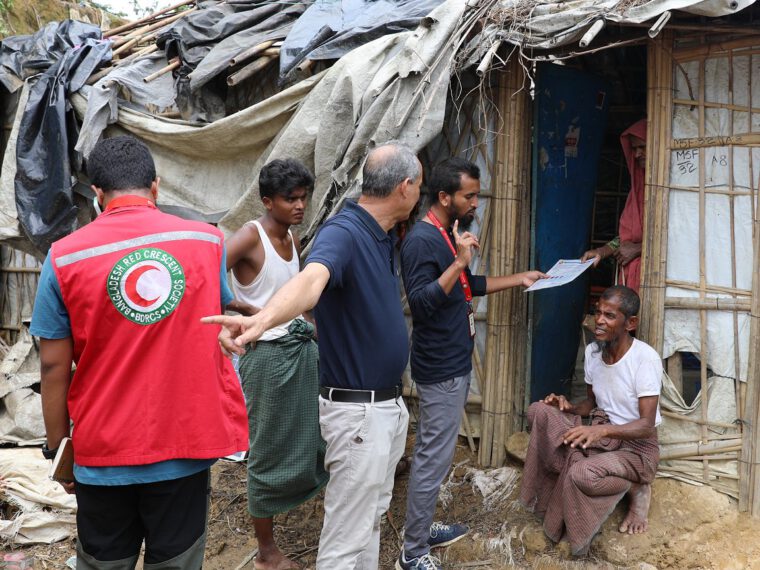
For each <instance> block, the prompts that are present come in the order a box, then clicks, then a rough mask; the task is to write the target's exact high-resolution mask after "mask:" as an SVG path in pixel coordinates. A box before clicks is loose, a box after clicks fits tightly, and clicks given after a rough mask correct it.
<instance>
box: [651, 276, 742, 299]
mask: <svg viewBox="0 0 760 570" xmlns="http://www.w3.org/2000/svg"><path fill="white" fill-rule="evenodd" d="M665 285H671V286H673V287H679V288H681V289H689V290H691V291H699V290H700V288H699V283H694V282H691V281H680V280H678V279H666V280H665ZM705 292H706V293H725V294H726V295H744V296H746V297H750V296H751V295H752V291H750V290H749V289H737V288H735V287H721V286H719V285H709V284H708V285H706V286H705Z"/></svg>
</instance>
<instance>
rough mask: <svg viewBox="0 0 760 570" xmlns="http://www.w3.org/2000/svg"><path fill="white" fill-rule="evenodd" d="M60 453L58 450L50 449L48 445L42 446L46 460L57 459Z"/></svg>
mask: <svg viewBox="0 0 760 570" xmlns="http://www.w3.org/2000/svg"><path fill="white" fill-rule="evenodd" d="M57 453H58V448H57V447H56V448H55V449H48V446H47V443H44V444H42V456H43V457H44V458H45V459H50V460H53V459H55V456H56V454H57Z"/></svg>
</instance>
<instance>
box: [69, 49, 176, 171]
mask: <svg viewBox="0 0 760 570" xmlns="http://www.w3.org/2000/svg"><path fill="white" fill-rule="evenodd" d="M166 64H167V61H166V57H165V56H164V54H163V53H157V54H152V55H150V56H148V57H144V58H141V59H138V60H136V61H134V62H133V63H131V64H127V65H122V66H120V67H117V68H116V69H114V70H113V71H112V72H111V73H109V74H108V75H107V76H106V77H103V78H102V79H101V80H100V81H98V82H97V83H96V84H95V85H93V86H92V87H84V88H83V89H82V91H83V92H85V93H86V94H87V99H88V104H87V113H85V116H84V119H83V120H82V128H81V129H80V133H79V139H78V140H77V143H76V147H75V148H76V150H77V151H78V152H81V153H82V154H83V155H84V156H85V157H87V156H89V155H90V152H91V151H92V149H93V148H94V147H95V144H96V143H97V142H98V140H99V139H100V135H101V134H102V132H103V131H104V130H105V128H106V127H107V126H108V125H110V124H112V123H115V122H116V120H117V119H118V116H119V102H120V100H121V104H122V105H123V106H125V107H130V108H133V109H135V110H138V111H140V110H144V111H147V112H150V113H155V114H158V113H162V112H165V111H171V110H174V109H176V106H175V105H174V81H173V80H172V76H171V74H169V73H165V74H163V75H161V76H159V77H157V78H156V79H154V80H153V81H151V82H150V83H145V82H144V81H143V78H144V77H146V76H148V75H150V74H151V73H154V72H156V71H158V70H159V69H161V68H162V67H164V66H166Z"/></svg>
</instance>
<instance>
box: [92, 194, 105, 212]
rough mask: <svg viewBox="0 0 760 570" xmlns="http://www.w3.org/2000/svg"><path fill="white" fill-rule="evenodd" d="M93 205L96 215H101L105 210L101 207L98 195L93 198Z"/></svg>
mask: <svg viewBox="0 0 760 570" xmlns="http://www.w3.org/2000/svg"><path fill="white" fill-rule="evenodd" d="M92 206H93V207H94V208H95V215H96V216H99V215H100V214H102V213H103V210H102V209H101V207H100V203H99V202H98V197H97V196H95V197H94V198H93V199H92Z"/></svg>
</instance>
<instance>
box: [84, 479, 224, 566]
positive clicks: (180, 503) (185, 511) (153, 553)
mask: <svg viewBox="0 0 760 570" xmlns="http://www.w3.org/2000/svg"><path fill="white" fill-rule="evenodd" d="M209 483H210V476H209V470H208V469H204V470H202V471H200V472H198V473H195V474H193V475H189V476H187V477H182V478H180V479H173V480H170V481H160V482H158V483H144V484H138V485H120V486H113V487H107V486H102V485H84V484H82V483H77V484H76V497H77V504H78V509H77V533H78V535H79V543H80V547H81V549H82V550H83V551H84V552H85V553H86V554H88V555H89V556H90V557H92V558H93V559H95V560H96V561H100V562H109V561H117V560H125V559H128V558H131V557H135V556H137V555H139V553H140V547H141V545H142V542H143V540H145V563H146V564H158V563H161V562H164V561H167V560H170V559H172V558H175V557H177V556H179V555H180V554H182V553H185V552H186V551H187V550H188V549H190V548H191V547H192V546H193V545H195V544H196V542H198V540H199V539H200V538H201V537H202V536H203V535H204V533H205V532H206V516H207V511H208V499H209ZM201 559H202V558H201Z"/></svg>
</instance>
